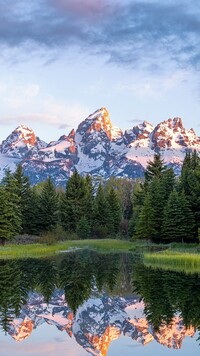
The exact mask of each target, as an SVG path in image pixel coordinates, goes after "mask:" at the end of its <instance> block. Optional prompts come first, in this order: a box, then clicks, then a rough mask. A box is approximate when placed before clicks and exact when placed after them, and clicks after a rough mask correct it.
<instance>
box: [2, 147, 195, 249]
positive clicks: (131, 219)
mask: <svg viewBox="0 0 200 356" xmlns="http://www.w3.org/2000/svg"><path fill="white" fill-rule="evenodd" d="M199 227H200V158H199V157H198V155H197V153H196V152H193V153H187V154H186V157H185V159H184V162H183V167H182V172H181V176H180V177H179V178H177V177H176V176H175V174H174V171H173V169H172V168H167V167H166V166H165V165H164V162H163V160H162V159H161V157H160V155H159V154H156V155H155V156H154V159H153V161H149V163H148V166H147V169H146V171H145V178H144V181H143V182H136V181H134V180H130V179H126V178H114V177H111V178H110V179H109V180H108V181H106V182H101V181H100V182H97V181H94V180H93V179H92V177H91V176H86V177H82V176H81V175H79V174H78V172H77V171H75V172H74V173H73V175H72V176H71V177H70V179H69V180H68V182H67V185H66V189H62V188H56V187H55V186H54V185H53V183H52V181H51V179H50V178H48V179H47V181H45V182H42V183H40V184H38V185H36V186H34V187H31V185H30V182H29V179H28V177H26V176H24V174H23V171H22V167H21V166H20V165H19V166H18V167H17V169H16V171H15V172H14V173H11V171H9V170H7V171H6V172H5V176H4V178H3V180H2V182H1V184H0V241H1V242H2V243H4V242H5V241H6V240H10V239H11V238H13V237H14V236H16V235H17V234H28V235H42V234H45V233H48V232H52V234H57V235H60V236H61V235H62V236H65V238H69V239H70V238H71V236H72V235H73V236H74V237H75V238H76V237H77V238H80V239H85V238H106V237H111V238H129V239H148V240H151V241H154V242H170V241H177V242H180V241H184V242H192V241H197V238H198V229H199Z"/></svg>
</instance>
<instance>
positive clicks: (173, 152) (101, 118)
mask: <svg viewBox="0 0 200 356" xmlns="http://www.w3.org/2000/svg"><path fill="white" fill-rule="evenodd" d="M192 150H196V151H197V152H200V137H198V136H197V135H196V133H195V132H194V130H193V129H190V130H186V129H185V128H184V126H183V123H182V120H181V118H178V117H176V118H173V119H168V120H166V121H163V122H161V123H159V124H158V125H157V126H155V127H154V126H153V125H151V124H150V123H148V122H146V121H144V122H143V123H141V124H138V125H136V126H134V127H133V128H131V129H129V130H125V132H122V130H121V129H120V128H118V127H114V126H113V125H112V123H111V120H110V117H109V113H108V111H107V109H106V108H101V109H99V110H97V111H95V112H94V113H93V114H91V115H90V116H88V117H87V118H86V119H85V120H84V121H82V122H81V123H80V124H79V126H78V128H77V129H76V130H75V129H73V130H71V132H70V133H69V134H68V135H62V136H61V137H60V138H59V139H58V140H57V141H52V142H50V143H46V142H44V141H42V140H41V139H40V138H39V137H37V136H36V135H35V133H34V132H33V130H32V129H30V128H28V127H26V126H24V125H21V126H19V127H17V128H16V129H15V130H14V131H13V132H12V133H11V134H10V135H9V136H8V137H7V138H6V139H5V140H4V141H3V142H2V144H1V145H0V173H1V176H2V175H3V171H4V169H5V168H8V167H9V168H10V169H11V170H14V168H15V167H16V165H17V164H19V163H20V164H21V165H22V167H23V170H24V173H25V174H26V175H28V176H29V178H30V181H31V183H32V184H36V183H38V182H40V181H43V180H46V179H47V178H48V176H51V178H52V180H53V181H54V183H55V184H56V185H64V184H65V183H66V181H67V180H68V179H69V177H70V175H71V174H72V172H73V171H74V169H77V171H78V172H79V173H80V174H82V175H85V174H88V173H89V174H91V175H93V176H100V177H102V178H103V179H108V178H109V177H110V176H115V177H127V178H140V177H143V175H144V170H145V167H146V165H147V162H148V161H149V160H151V159H152V158H153V155H154V154H155V153H160V154H161V156H162V158H163V159H164V161H165V163H166V164H167V165H168V166H169V167H173V168H174V171H175V173H176V174H177V175H178V174H180V170H181V165H182V162H183V159H184V157H185V154H186V152H187V151H192Z"/></svg>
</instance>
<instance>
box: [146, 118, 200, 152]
mask: <svg viewBox="0 0 200 356" xmlns="http://www.w3.org/2000/svg"><path fill="white" fill-rule="evenodd" d="M199 142H200V141H199V138H198V137H197V135H196V134H195V132H194V130H193V129H190V130H186V129H185V128H184V126H183V123H182V119H181V118H180V117H175V118H174V119H168V120H166V121H163V122H161V123H160V124H158V125H157V126H156V127H155V129H154V131H153V136H152V143H153V145H152V148H153V149H155V148H156V147H157V148H158V149H165V148H174V149H178V148H179V149H180V148H181V147H188V148H190V147H194V146H195V145H198V144H199Z"/></svg>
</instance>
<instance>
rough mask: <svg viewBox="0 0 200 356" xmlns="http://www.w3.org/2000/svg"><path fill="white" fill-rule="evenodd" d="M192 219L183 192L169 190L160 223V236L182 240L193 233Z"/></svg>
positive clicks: (171, 239) (170, 239)
mask: <svg viewBox="0 0 200 356" xmlns="http://www.w3.org/2000/svg"><path fill="white" fill-rule="evenodd" d="M193 231H194V219H193V215H192V212H191V210H190V208H189V206H188V202H187V199H186V198H185V196H184V193H182V194H178V193H177V191H176V190H174V191H173V192H171V194H170V196H169V200H168V202H167V205H166V208H165V211H164V219H163V225H162V236H163V239H165V240H167V241H177V242H182V241H184V240H185V239H191V238H192V237H193V234H194V232H193Z"/></svg>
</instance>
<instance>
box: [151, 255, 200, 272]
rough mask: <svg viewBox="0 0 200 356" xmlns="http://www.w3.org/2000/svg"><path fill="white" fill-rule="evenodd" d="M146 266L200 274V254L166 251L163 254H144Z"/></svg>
mask: <svg viewBox="0 0 200 356" xmlns="http://www.w3.org/2000/svg"><path fill="white" fill-rule="evenodd" d="M144 263H145V265H146V266H150V267H153V268H161V269H165V270H171V271H183V272H186V273H194V272H197V273H200V253H192V251H191V252H181V250H180V251H169V250H168V251H164V252H161V253H144Z"/></svg>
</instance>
